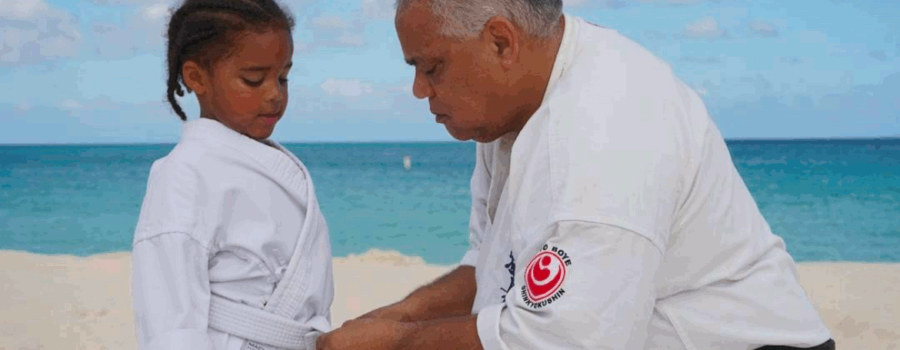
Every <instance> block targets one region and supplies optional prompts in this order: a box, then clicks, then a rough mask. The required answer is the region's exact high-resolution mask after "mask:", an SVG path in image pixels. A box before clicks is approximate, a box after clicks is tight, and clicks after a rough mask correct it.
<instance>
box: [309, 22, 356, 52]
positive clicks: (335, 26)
mask: <svg viewBox="0 0 900 350" xmlns="http://www.w3.org/2000/svg"><path fill="white" fill-rule="evenodd" d="M306 27H307V28H310V29H312V31H313V43H312V46H314V47H317V46H322V47H361V46H365V45H366V39H365V35H364V34H363V33H364V31H365V23H364V22H363V21H362V20H361V19H359V18H356V19H354V20H345V19H343V18H341V17H337V16H322V17H316V18H313V19H312V20H310V21H309V22H307V23H306Z"/></svg>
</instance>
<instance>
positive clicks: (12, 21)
mask: <svg viewBox="0 0 900 350" xmlns="http://www.w3.org/2000/svg"><path fill="white" fill-rule="evenodd" d="M0 28H3V29H2V32H0V64H13V65H16V64H33V63H37V62H41V61H45V60H52V59H55V58H61V57H71V56H74V55H75V54H76V52H77V51H78V46H79V44H80V43H81V39H82V38H81V33H80V31H79V30H78V22H77V20H76V19H75V17H74V16H72V15H71V14H69V13H67V12H65V11H62V10H59V9H56V8H53V7H51V6H50V5H48V4H47V3H46V2H44V1H43V0H0Z"/></svg>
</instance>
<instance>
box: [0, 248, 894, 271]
mask: <svg viewBox="0 0 900 350" xmlns="http://www.w3.org/2000/svg"><path fill="white" fill-rule="evenodd" d="M131 253H132V251H131V250H111V251H106V252H97V253H91V254H72V253H39V252H33V251H29V250H22V249H0V255H7V254H25V255H33V256H45V257H67V258H73V259H93V258H103V257H113V256H117V255H131ZM332 258H333V259H361V260H365V261H381V262H398V261H405V262H406V263H405V265H411V264H421V265H428V266H437V267H453V266H457V265H459V263H458V262H456V263H450V264H447V263H438V262H433V261H429V260H428V259H426V257H423V256H421V255H415V254H405V253H403V252H400V251H398V250H395V249H388V248H381V247H371V248H369V249H367V250H365V251H363V252H359V253H348V254H334V255H332ZM460 259H462V257H460ZM416 260H419V261H418V262H417V261H416ZM794 260H795V262H796V263H797V264H799V265H806V264H859V265H900V262H893V261H881V260H874V261H873V260H847V259H843V260H841V259H821V260H806V259H803V260H798V259H794Z"/></svg>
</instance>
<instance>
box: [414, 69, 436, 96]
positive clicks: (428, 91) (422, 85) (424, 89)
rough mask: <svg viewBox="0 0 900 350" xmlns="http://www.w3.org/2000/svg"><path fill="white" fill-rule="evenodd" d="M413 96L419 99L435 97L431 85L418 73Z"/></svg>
mask: <svg viewBox="0 0 900 350" xmlns="http://www.w3.org/2000/svg"><path fill="white" fill-rule="evenodd" d="M413 96H415V97H416V98H418V99H423V98H429V97H432V96H434V89H432V88H431V84H429V83H428V80H427V79H425V78H424V77H422V74H420V73H416V78H415V80H414V81H413Z"/></svg>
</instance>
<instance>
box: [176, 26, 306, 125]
mask: <svg viewBox="0 0 900 350" xmlns="http://www.w3.org/2000/svg"><path fill="white" fill-rule="evenodd" d="M232 45H233V46H232V47H231V52H230V54H229V55H227V56H225V57H223V58H219V59H217V60H214V61H213V62H212V63H211V64H210V66H209V67H205V66H204V65H203V64H202V63H200V62H198V61H196V60H188V61H186V62H185V63H184V64H183V65H182V74H183V77H184V82H185V85H187V87H188V88H189V89H190V90H192V91H194V93H195V94H196V95H197V100H198V102H199V103H200V116H201V117H202V118H209V119H214V120H217V121H219V122H221V123H222V124H224V125H225V126H227V127H229V128H231V129H232V130H234V131H237V132H239V133H241V134H244V135H246V136H248V137H250V138H253V139H256V140H263V139H266V138H268V137H269V136H271V135H272V132H273V131H274V130H275V124H277V123H278V121H279V120H281V116H282V115H284V110H285V108H286V107H287V102H288V89H287V74H288V72H289V71H290V69H291V65H292V63H291V57H292V56H293V53H294V44H293V41H292V40H291V35H290V33H289V32H287V31H285V30H267V31H263V32H247V33H242V34H241V35H239V36H238V37H237V38H236V39H235V40H234V41H233V44H232Z"/></svg>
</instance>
